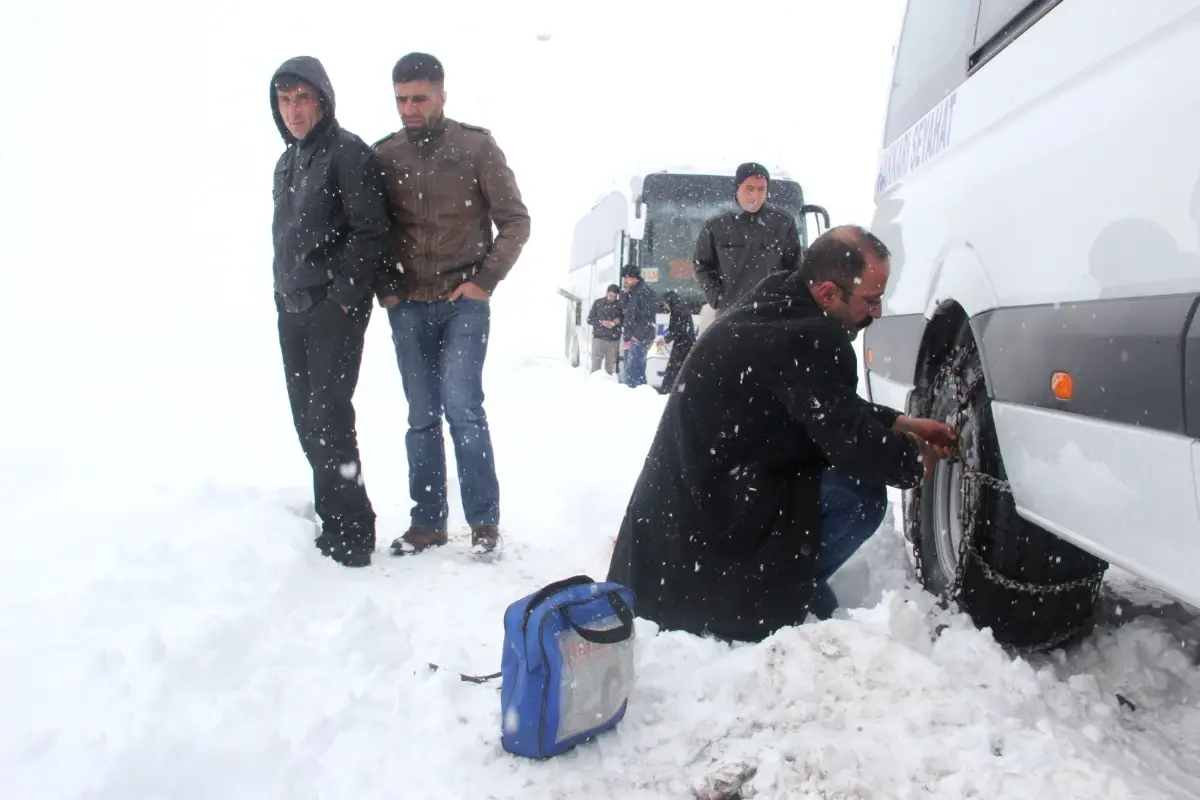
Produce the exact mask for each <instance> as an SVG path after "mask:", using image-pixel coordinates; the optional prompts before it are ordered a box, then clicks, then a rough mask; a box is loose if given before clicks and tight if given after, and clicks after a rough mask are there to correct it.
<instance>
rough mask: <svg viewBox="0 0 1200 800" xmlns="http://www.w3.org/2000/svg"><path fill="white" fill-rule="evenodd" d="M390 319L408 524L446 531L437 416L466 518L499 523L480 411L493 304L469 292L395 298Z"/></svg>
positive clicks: (497, 490)
mask: <svg viewBox="0 0 1200 800" xmlns="http://www.w3.org/2000/svg"><path fill="white" fill-rule="evenodd" d="M388 321H389V322H390V323H391V326H392V344H393V345H394V346H395V348H396V363H397V365H398V366H399V367H400V380H401V383H402V384H403V385H404V396H405V398H406V399H407V400H408V434H407V435H406V436H405V437H404V444H405V448H406V450H407V452H408V490H409V494H410V495H411V496H412V500H413V508H412V524H413V525H414V526H415V527H418V528H424V529H426V530H431V531H444V530H446V519H447V517H448V516H449V513H450V509H449V503H448V500H447V486H446V445H445V438H444V437H443V435H442V415H443V413H444V414H445V420H446V422H447V423H449V426H450V438H451V440H453V442H454V460H455V462H456V463H457V465H458V484H459V489H460V491H461V493H462V506H463V513H464V515H465V516H466V518H467V523H468V524H469V525H498V524H500V484H499V482H498V481H497V479H496V459H495V456H494V455H493V453H492V434H491V431H490V430H489V428H488V421H487V414H485V413H484V410H483V362H484V360H485V359H486V358H487V345H488V334H489V331H490V329H491V306H490V305H489V304H488V302H487V301H481V300H472V299H470V298H468V297H460V298H459V299H458V300H455V301H454V302H450V301H448V300H437V301H433V302H417V301H412V300H401V301H400V303H399V305H397V306H395V307H394V308H389V309H388Z"/></svg>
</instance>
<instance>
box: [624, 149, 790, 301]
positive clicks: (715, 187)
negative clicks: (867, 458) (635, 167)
mask: <svg viewBox="0 0 1200 800" xmlns="http://www.w3.org/2000/svg"><path fill="white" fill-rule="evenodd" d="M642 199H643V200H644V201H645V203H646V232H645V235H644V236H643V237H642V241H641V250H640V253H639V263H640V265H641V268H642V277H643V278H644V279H645V281H646V283H648V284H650V286H651V287H652V288H653V289H654V291H655V292H657V293H658V294H659V295H661V294H662V293H663V292H665V291H667V290H668V289H671V290H674V291H676V292H678V294H679V296H680V298H681V299H682V300H684V301H685V302H687V303H688V304H689V305H693V306H695V307H696V308H699V306H700V305H701V304H702V303H703V302H704V292H703V291H702V290H701V288H700V285H699V283H697V281H696V280H695V274H694V264H693V262H692V257H693V255H694V254H695V252H696V240H697V239H698V238H700V231H701V230H703V229H704V223H705V222H707V221H708V220H709V219H710V218H712V217H715V216H717V215H718V214H721V213H723V212H725V211H732V210H734V209H736V208H737V200H736V199H735V197H734V185H733V178H732V177H729V176H725V175H681V174H662V173H656V174H652V175H647V176H646V179H645V182H644V183H643V187H642ZM767 202H768V203H770V204H772V205H774V206H777V207H779V208H782V209H784V210H785V211H787V212H789V213H791V215H792V216H793V217H795V218H796V225H797V227H798V228H799V230H800V235H801V245H802V246H803V245H807V238H806V237H805V235H804V233H805V227H804V218H803V215H802V214H801V212H800V209H801V208H802V207H803V205H804V196H803V192H802V191H801V189H800V185H799V184H797V183H795V182H794V181H787V180H782V179H779V180H772V181H770V183H769V184H768V189H767Z"/></svg>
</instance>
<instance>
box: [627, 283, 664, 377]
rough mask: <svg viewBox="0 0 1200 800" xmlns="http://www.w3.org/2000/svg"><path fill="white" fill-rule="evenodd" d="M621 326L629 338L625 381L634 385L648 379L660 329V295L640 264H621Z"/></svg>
mask: <svg viewBox="0 0 1200 800" xmlns="http://www.w3.org/2000/svg"><path fill="white" fill-rule="evenodd" d="M621 284H622V285H623V286H624V288H625V293H624V294H623V295H621V330H622V332H623V334H624V339H625V385H626V386H628V387H630V388H631V389H635V388H637V387H638V386H643V385H645V383H646V353H647V351H648V350H649V349H650V343H651V342H653V341H654V335H655V334H656V333H657V332H658V325H657V324H656V322H655V320H656V319H657V318H658V298H657V297H656V296H655V294H654V290H653V289H651V288H650V287H649V286H647V285H646V282H645V281H644V280H642V271H641V269H639V268H638V266H637V265H636V264H626V265H625V266H624V267H622V268H621Z"/></svg>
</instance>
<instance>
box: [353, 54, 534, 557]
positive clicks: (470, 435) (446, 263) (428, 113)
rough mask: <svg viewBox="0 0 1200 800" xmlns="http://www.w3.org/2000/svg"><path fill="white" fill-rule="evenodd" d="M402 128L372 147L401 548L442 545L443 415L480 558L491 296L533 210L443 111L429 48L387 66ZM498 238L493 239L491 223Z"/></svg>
mask: <svg viewBox="0 0 1200 800" xmlns="http://www.w3.org/2000/svg"><path fill="white" fill-rule="evenodd" d="M392 84H393V88H394V89H395V93H396V110H397V111H398V112H399V114H400V119H401V120H402V122H403V124H404V127H403V129H402V130H400V131H397V132H396V133H393V134H391V135H390V136H388V137H386V138H384V139H383V140H381V141H379V142H376V143H375V150H376V152H377V153H378V155H379V159H380V161H381V162H382V165H383V170H384V175H385V182H386V185H387V193H388V200H389V205H390V206H391V212H392V217H393V224H392V232H391V233H392V235H391V258H390V264H391V265H398V267H399V269H398V270H396V269H390V270H389V271H388V274H387V275H385V276H384V280H382V281H381V282H379V283H378V284H377V285H376V293H377V294H378V295H379V298H380V305H382V306H384V307H385V308H387V310H388V321H389V322H390V324H391V328H392V342H393V344H394V345H395V348H396V361H397V363H398V364H399V367H400V377H401V380H402V382H403V385H404V396H405V398H407V400H408V433H407V435H406V436H405V446H406V449H407V452H408V482H409V493H410V495H411V496H412V500H413V504H414V505H413V509H412V523H411V527H410V528H409V529H408V531H407V532H405V533H404V535H403V536H401V537H399V538H398V539H396V540H395V541H394V542H392V552H393V553H395V554H397V555H405V554H410V553H419V552H421V551H423V550H427V549H429V548H430V547H437V546H440V545H444V544H446V542H447V540H448V538H449V537H448V534H447V518H448V516H449V505H448V500H447V488H446V450H445V443H444V441H443V438H442V414H443V411H444V413H445V418H446V421H447V422H448V423H449V426H450V437H451V438H452V439H453V441H454V456H455V461H456V462H457V465H458V480H459V484H460V486H461V489H462V504H463V512H464V513H465V515H466V518H467V523H468V524H469V525H470V526H471V546H472V549H473V550H474V552H475V553H476V554H479V555H483V556H490V554H493V553H494V552H495V551H496V547H497V544H498V543H499V541H500V528H499V524H500V486H499V482H498V480H497V478H496V464H495V458H494V457H493V452H492V437H491V432H490V431H489V429H488V422H487V416H486V415H485V414H484V410H483V362H484V358H485V356H486V355H487V344H488V334H489V330H490V327H491V309H490V306H489V301H490V299H491V296H492V293H493V292H494V291H495V290H496V287H497V285H498V284H499V283H500V282H501V281H502V280H504V278H505V276H507V275H508V273H509V270H511V269H512V267H513V265H514V264H515V263H516V261H517V257H518V256H519V255H520V254H521V250H522V248H523V247H524V246H525V243H526V242H527V241H528V240H529V212H528V210H526V208H525V204H524V203H523V202H522V200H521V192H520V190H519V189H518V188H517V181H516V177H515V176H514V175H513V172H512V170H511V169H509V166H508V163H507V161H506V160H505V157H504V153H503V152H502V151H501V150H500V147H499V146H498V145H497V144H496V140H495V139H493V138H492V135H491V133H490V132H489V131H487V130H486V129H484V128H479V127H476V126H474V125H467V124H465V123H462V122H457V121H455V120H452V119H448V118H447V117H446V115H445V111H444V109H445V105H446V90H445V72H444V70H443V68H442V64H441V62H439V61H438V60H437V59H436V58H434V57H433V56H431V55H428V54H426V53H409V54H408V55H406V56H404V57H403V58H401V59H400V60H399V61H397V62H396V66H395V67H394V68H393V69H392ZM493 224H494V225H495V227H496V229H497V234H496V236H495V237H494V238H493V236H492V226H493Z"/></svg>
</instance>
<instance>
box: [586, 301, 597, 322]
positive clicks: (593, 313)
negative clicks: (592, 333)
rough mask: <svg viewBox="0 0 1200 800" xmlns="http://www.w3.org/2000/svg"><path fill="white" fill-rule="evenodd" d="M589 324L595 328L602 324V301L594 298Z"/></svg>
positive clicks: (588, 319) (589, 314)
mask: <svg viewBox="0 0 1200 800" xmlns="http://www.w3.org/2000/svg"><path fill="white" fill-rule="evenodd" d="M587 324H588V325H591V326H592V327H593V328H594V327H596V326H597V325H599V324H600V301H599V300H593V301H592V308H591V310H590V311H588V318H587Z"/></svg>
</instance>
